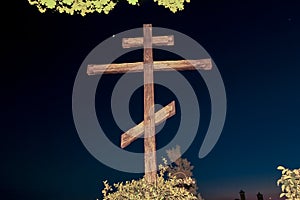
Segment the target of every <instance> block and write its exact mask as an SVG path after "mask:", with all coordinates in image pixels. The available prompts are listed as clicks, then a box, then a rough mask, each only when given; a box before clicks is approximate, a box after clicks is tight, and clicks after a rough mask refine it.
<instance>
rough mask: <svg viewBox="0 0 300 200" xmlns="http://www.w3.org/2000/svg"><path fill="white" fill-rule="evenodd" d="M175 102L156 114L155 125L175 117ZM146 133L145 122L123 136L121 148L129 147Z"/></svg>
mask: <svg viewBox="0 0 300 200" xmlns="http://www.w3.org/2000/svg"><path fill="white" fill-rule="evenodd" d="M175 112H176V111H175V101H172V102H171V103H169V104H168V105H166V106H165V107H163V108H162V109H160V110H159V111H157V112H156V113H155V117H154V121H155V125H159V124H161V123H162V122H163V121H165V120H166V119H168V118H170V117H172V116H173V115H175ZM143 133H144V121H142V122H141V123H139V124H138V125H136V126H135V127H133V128H131V129H129V130H128V131H126V132H125V133H123V134H122V136H121V148H125V147H127V146H128V145H129V144H130V143H132V142H133V141H135V140H136V139H138V138H139V137H140V136H141V135H142V134H143Z"/></svg>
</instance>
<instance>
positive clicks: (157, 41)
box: [122, 35, 174, 49]
mask: <svg viewBox="0 0 300 200" xmlns="http://www.w3.org/2000/svg"><path fill="white" fill-rule="evenodd" d="M143 45H144V38H143V37H136V38H123V39H122V47H123V48H125V49H126V48H132V47H142V46H143ZM152 45H154V46H172V45H174V36H173V35H167V36H154V37H152Z"/></svg>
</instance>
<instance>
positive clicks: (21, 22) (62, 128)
mask: <svg viewBox="0 0 300 200" xmlns="http://www.w3.org/2000/svg"><path fill="white" fill-rule="evenodd" d="M191 1H192V2H191V3H190V4H187V5H186V7H185V10H184V11H182V12H179V13H176V14H172V13H171V12H169V11H168V10H166V9H164V8H161V7H158V6H156V5H155V4H154V3H152V1H145V2H144V3H143V4H142V5H141V6H140V7H134V6H128V5H126V4H125V3H119V5H117V7H116V8H115V9H114V10H113V11H112V12H111V13H110V14H109V15H104V14H91V15H88V16H86V17H81V16H77V15H76V16H68V15H65V14H58V13H52V12H47V13H45V14H41V13H39V12H38V11H37V9H36V8H35V7H32V6H30V5H29V4H28V3H27V2H25V1H24V2H19V4H18V5H16V6H15V7H14V8H15V11H12V12H14V14H13V15H14V16H13V17H11V19H12V22H8V21H7V22H6V23H5V25H7V28H4V31H5V38H4V37H2V39H1V42H2V43H3V44H4V45H3V46H2V48H3V49H4V50H3V51H2V52H4V53H3V54H2V55H4V57H3V58H4V59H5V60H6V59H8V61H9V62H8V63H9V64H6V66H4V68H7V69H8V70H9V74H12V75H13V78H14V79H15V84H14V86H8V87H6V88H5V89H4V91H7V92H8V94H10V95H12V96H15V97H14V101H13V102H14V105H13V106H12V109H9V108H10V107H9V106H7V107H6V108H4V113H5V114H6V115H7V116H8V118H11V120H12V121H13V122H15V124H13V127H15V128H14V131H13V132H11V128H10V129H7V131H4V132H1V137H2V139H1V143H3V144H1V153H2V158H4V160H3V161H2V164H1V178H0V188H1V192H2V195H4V196H5V198H3V199H30V200H35V199H44V200H71V199H72V200H79V199H80V200H82V199H85V200H95V199H96V198H101V190H102V181H104V180H109V182H110V183H113V182H117V181H124V180H129V179H133V178H140V177H141V176H142V175H141V174H128V173H123V172H118V171H116V170H114V169H111V168H109V167H106V166H104V165H103V164H101V163H100V162H99V161H98V160H96V159H95V158H94V157H93V156H92V155H91V154H89V152H88V151H87V150H86V149H85V147H84V145H83V144H82V143H81V141H80V139H79V137H78V134H77V131H76V128H75V125H74V122H73V116H72V90H73V84H74V81H75V77H76V74H77V71H78V69H79V67H80V65H81V63H82V62H83V60H84V59H85V57H86V56H87V55H88V54H89V52H90V51H91V50H92V49H93V48H94V47H95V46H97V45H98V44H99V43H101V42H102V41H103V40H105V39H106V38H108V37H111V36H112V35H114V34H117V33H119V32H122V31H125V30H128V29H132V28H139V27H142V25H143V24H145V23H151V24H153V26H155V27H164V28H168V29H174V30H176V31H179V32H182V33H184V34H186V35H188V36H190V37H192V38H193V39H195V40H196V41H197V42H198V43H200V44H201V45H202V46H203V47H204V48H205V49H206V50H207V52H208V53H209V54H210V56H211V57H212V59H213V60H214V62H215V63H216V64H217V66H218V68H219V71H220V73H221V75H222V78H223V81H224V85H225V88H226V94H227V116H226V122H225V126H224V129H223V132H222V134H221V137H220V139H219V141H218V143H217V144H216V146H215V148H214V149H213V150H212V151H211V152H210V154H208V156H206V157H205V158H204V159H199V158H198V151H199V148H200V146H201V143H202V141H203V138H204V134H205V127H206V128H207V124H208V119H209V115H210V113H209V110H210V109H209V105H210V104H209V100H208V98H209V97H208V95H207V91H206V89H205V87H203V88H201V87H200V88H196V89H197V90H198V91H197V94H198V95H199V102H200V107H201V115H202V116H203V117H202V118H201V120H203V121H201V122H200V127H204V128H203V129H201V130H199V132H198V135H197V137H196V139H195V141H194V142H193V144H192V146H191V147H190V148H189V149H188V151H187V152H185V153H184V155H183V157H185V158H188V160H190V161H191V163H192V164H193V165H194V166H195V168H194V170H193V173H194V176H195V178H196V179H197V181H198V185H199V192H200V193H201V194H202V196H203V197H204V198H205V199H206V200H233V199H235V198H239V194H238V192H239V191H240V190H241V189H242V190H244V191H245V192H246V196H247V200H254V199H256V194H257V193H258V192H261V193H262V194H264V197H265V199H269V197H272V199H279V193H280V189H279V187H277V186H276V181H277V179H278V178H279V177H280V172H279V171H278V170H277V169H276V168H277V166H278V165H284V166H286V167H288V168H299V166H300V159H299V153H300V145H299V143H300V126H299V124H300V114H299V113H300V92H299V88H300V79H299V77H300V59H299V57H300V2H297V1H292V0H286V1H283V0H266V1H256V0H252V1H246V2H240V1H230V0H227V1H223V2H220V1H219V2H218V1H210V0H191ZM4 20H8V18H7V19H4ZM2 31H3V30H2ZM175 41H176V40H175ZM167 56H168V55H166V57H167ZM133 60H135V59H133ZM141 60H142V57H138V58H137V59H136V60H135V61H141ZM183 74H184V75H185V76H187V77H189V81H190V82H191V83H194V82H197V81H200V82H201V81H202V83H203V80H200V79H201V77H200V76H199V77H195V76H194V75H193V74H192V72H184V73H183ZM118 78H120V76H119V75H107V76H104V77H103V82H102V83H103V85H105V86H106V87H107V88H106V90H105V92H104V95H102V96H99V95H100V94H98V96H96V100H97V101H99V104H97V105H96V107H97V111H98V112H99V113H102V115H103V113H104V115H105V112H106V110H107V108H108V107H110V105H109V104H110V100H109V99H110V95H111V94H110V91H111V90H112V89H113V86H114V84H116V82H117V80H118ZM7 79H8V77H7ZM198 79H199V80H198ZM3 80H6V79H3ZM10 81H11V80H10ZM7 82H8V81H7ZM158 92H159V89H158ZM202 93H203V95H202ZM160 96H161V95H160ZM170 96H172V95H171V94H170ZM162 98H164V97H162ZM172 98H173V97H172ZM140 100H141V101H142V97H141V95H140V94H139V91H137V93H136V99H135V101H136V102H139V101H140ZM157 101H164V99H160V98H159V97H157ZM168 101H169V100H168ZM106 103H107V104H108V106H105V105H106ZM101 104H102V105H103V104H104V106H102V107H101ZM133 105H134V106H130V112H131V114H132V116H134V119H135V120H137V122H138V121H139V120H141V119H142V117H143V116H142V110H140V109H136V108H141V109H142V108H143V107H142V104H139V103H137V104H135V103H133ZM8 110H10V111H8ZM12 111H13V112H12ZM104 111H105V112H104ZM99 115H100V114H99ZM99 115H98V116H99ZM105 116H106V117H105V118H104V117H103V118H104V119H103V118H102V117H99V121H100V123H105V124H106V126H107V127H108V128H109V130H111V132H112V134H114V135H115V136H113V137H115V138H116V139H118V138H119V135H117V134H118V133H119V134H121V133H122V132H121V131H120V129H118V127H116V126H115V122H114V121H113V118H112V116H111V113H110V112H109V111H107V115H105ZM206 116H207V117H206ZM101 120H104V121H102V122H101ZM173 122H174V124H172V119H170V122H168V124H167V125H169V127H172V126H175V122H176V118H175V119H173ZM8 130H9V131H8ZM187 134H188V133H187ZM158 137H161V138H163V137H162V136H161V135H159V136H158ZM114 142H116V144H118V142H119V141H114ZM139 142H140V143H139ZM99 145H101V142H99ZM136 145H137V149H135V150H136V151H140V149H138V148H139V147H142V143H141V141H137V143H136ZM158 145H163V139H162V142H161V143H159V144H158ZM133 150H134V149H133Z"/></svg>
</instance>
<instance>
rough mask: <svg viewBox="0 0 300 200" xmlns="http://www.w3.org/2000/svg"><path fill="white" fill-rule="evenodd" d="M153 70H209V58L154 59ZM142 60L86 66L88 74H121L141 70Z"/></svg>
mask: <svg viewBox="0 0 300 200" xmlns="http://www.w3.org/2000/svg"><path fill="white" fill-rule="evenodd" d="M153 68H154V71H171V70H178V71H183V70H198V69H201V70H211V68H212V62H211V59H209V58H208V59H200V60H176V61H154V62H153ZM143 70H144V65H143V62H134V63H120V64H115V63H113V64H104V65H98V64H91V65H88V67H87V74H88V75H97V74H122V73H127V72H143Z"/></svg>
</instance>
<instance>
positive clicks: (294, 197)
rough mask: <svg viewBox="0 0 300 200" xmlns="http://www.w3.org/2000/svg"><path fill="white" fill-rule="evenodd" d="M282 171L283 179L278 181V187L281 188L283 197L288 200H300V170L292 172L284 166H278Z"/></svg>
mask: <svg viewBox="0 0 300 200" xmlns="http://www.w3.org/2000/svg"><path fill="white" fill-rule="evenodd" d="M277 169H278V170H281V177H280V179H279V180H278V181H277V185H278V186H280V187H281V191H282V193H281V194H280V198H281V197H286V200H300V168H299V169H293V170H290V169H288V168H285V167H283V166H278V167H277Z"/></svg>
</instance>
